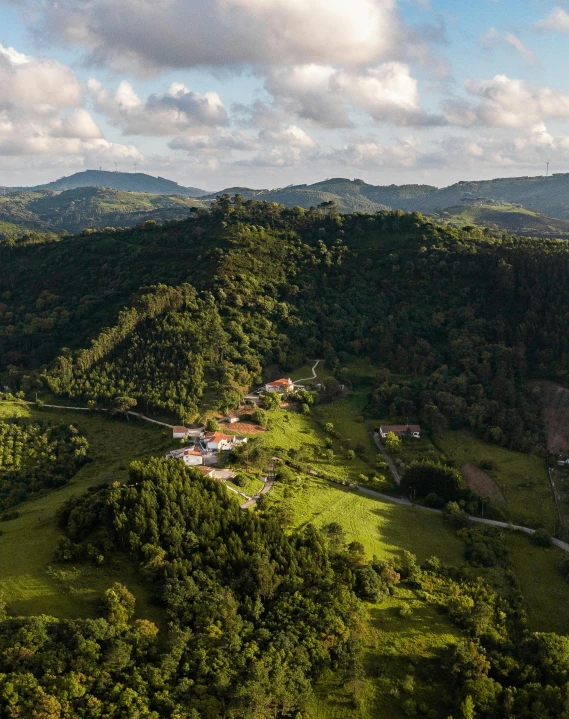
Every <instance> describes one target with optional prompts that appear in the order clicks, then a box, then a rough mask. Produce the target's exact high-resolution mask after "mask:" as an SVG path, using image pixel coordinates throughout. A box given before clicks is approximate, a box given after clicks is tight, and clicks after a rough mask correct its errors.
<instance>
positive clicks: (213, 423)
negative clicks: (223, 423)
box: [205, 417, 219, 432]
mask: <svg viewBox="0 0 569 719" xmlns="http://www.w3.org/2000/svg"><path fill="white" fill-rule="evenodd" d="M205 428H206V430H207V431H208V432H217V431H219V422H218V421H217V420H216V419H214V418H213V417H210V419H208V421H207V423H206V425H205Z"/></svg>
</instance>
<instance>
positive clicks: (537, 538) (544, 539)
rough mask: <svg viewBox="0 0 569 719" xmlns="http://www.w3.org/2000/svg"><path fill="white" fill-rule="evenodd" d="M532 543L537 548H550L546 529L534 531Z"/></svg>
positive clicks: (549, 538) (549, 539) (549, 536)
mask: <svg viewBox="0 0 569 719" xmlns="http://www.w3.org/2000/svg"><path fill="white" fill-rule="evenodd" d="M531 540H532V542H533V543H534V544H535V545H536V546H538V547H551V544H552V542H551V535H550V534H549V532H548V531H547V530H546V529H536V530H535V532H534V533H533V534H532V536H531Z"/></svg>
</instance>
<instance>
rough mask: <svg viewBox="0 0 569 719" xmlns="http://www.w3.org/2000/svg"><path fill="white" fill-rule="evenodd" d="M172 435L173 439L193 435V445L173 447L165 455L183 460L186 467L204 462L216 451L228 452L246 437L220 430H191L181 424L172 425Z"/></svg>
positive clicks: (168, 457) (244, 441)
mask: <svg viewBox="0 0 569 719" xmlns="http://www.w3.org/2000/svg"><path fill="white" fill-rule="evenodd" d="M172 436H173V438H174V439H184V438H189V437H192V436H193V437H194V444H193V446H188V447H180V449H173V450H172V451H171V452H168V454H167V455H166V457H167V459H181V460H183V462H184V464H186V465H187V466H188V467H196V466H200V465H203V464H206V458H207V457H211V456H212V455H213V454H215V453H216V452H230V451H231V450H233V449H235V447H238V446H239V445H240V444H245V443H246V442H247V437H236V436H235V435H233V434H224V433H223V432H220V431H216V432H205V431H204V430H203V429H202V430H193V429H188V428H187V427H182V426H176V427H173V428H172Z"/></svg>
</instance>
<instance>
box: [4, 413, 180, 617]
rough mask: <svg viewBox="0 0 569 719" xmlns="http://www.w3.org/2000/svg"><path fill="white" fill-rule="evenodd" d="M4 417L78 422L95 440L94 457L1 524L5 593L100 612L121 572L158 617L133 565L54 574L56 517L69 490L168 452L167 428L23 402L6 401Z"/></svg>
mask: <svg viewBox="0 0 569 719" xmlns="http://www.w3.org/2000/svg"><path fill="white" fill-rule="evenodd" d="M0 408H1V413H2V414H1V415H0V416H1V417H2V418H4V419H7V418H9V417H10V416H12V417H14V416H29V417H34V418H37V419H49V420H52V421H54V422H65V423H69V424H74V425H75V426H77V427H78V428H79V429H80V430H81V432H82V433H83V434H85V436H86V437H87V439H88V440H89V443H90V450H89V454H90V456H91V457H92V459H93V461H92V462H91V463H89V464H87V465H85V466H84V467H82V468H81V469H80V471H79V472H78V473H77V474H76V475H75V477H74V478H73V479H72V481H71V482H70V483H69V484H68V485H66V486H65V487H62V488H61V489H58V490H55V491H52V492H49V493H46V494H45V495H42V496H40V497H37V498H35V499H33V500H30V501H28V502H25V503H23V504H21V505H19V506H18V507H17V509H18V511H19V512H20V513H21V516H20V517H18V519H15V520H11V521H9V522H2V523H1V525H0V528H1V529H2V532H3V534H2V535H1V536H0V593H1V594H2V596H3V598H4V600H5V601H6V602H7V604H8V609H9V611H10V612H12V613H13V614H22V615H29V614H50V615H52V616H55V617H77V616H94V615H95V613H96V602H95V597H97V596H100V595H101V594H102V591H103V590H104V589H105V588H107V587H108V586H110V585H111V584H112V583H113V582H114V581H117V580H118V579H120V578H121V577H122V578H123V579H122V581H125V582H126V583H127V585H128V587H129V588H130V589H131V590H132V591H133V593H134V594H135V596H137V599H138V602H137V603H138V611H139V616H147V617H149V618H150V617H152V616H155V615H156V610H155V609H154V608H153V607H152V606H151V605H150V604H149V602H148V597H147V596H146V591H145V590H144V588H143V587H142V585H140V584H139V583H138V580H137V579H136V576H135V573H134V571H133V570H127V568H126V567H121V568H119V569H117V568H116V567H115V568H113V567H105V566H104V565H103V566H102V567H98V568H96V567H94V566H93V567H90V566H88V567H80V568H77V570H76V571H75V570H73V571H72V569H71V568H69V567H67V565H66V568H67V569H69V571H72V574H71V575H68V576H67V578H64V576H63V575H57V573H55V574H54V572H53V570H52V569H51V562H52V558H53V553H54V550H55V547H56V545H57V542H58V540H59V538H60V536H61V532H60V530H59V529H58V527H57V525H56V523H55V513H56V511H57V509H58V508H59V507H60V506H61V504H62V503H63V502H65V501H66V500H67V499H68V498H69V497H71V496H73V495H77V494H81V493H83V492H84V491H85V490H86V489H87V488H88V487H90V486H94V485H97V484H100V483H102V482H109V481H119V482H123V481H125V480H126V479H127V478H128V471H127V470H128V465H129V463H130V462H131V461H132V460H135V459H146V458H148V457H150V456H151V455H155V454H159V453H160V454H162V453H163V452H164V451H165V450H166V449H167V448H168V447H169V446H170V445H171V442H172V440H171V435H170V432H169V431H168V430H167V429H166V428H160V427H158V426H155V425H151V424H150V423H148V424H143V423H142V422H139V421H130V422H125V421H121V420H118V419H111V418H106V417H104V416H102V415H99V414H95V413H93V414H91V413H86V412H85V413H83V412H81V413H79V412H73V411H68V410H47V409H42V410H36V409H31V408H29V407H27V406H25V405H21V404H18V403H9V402H0Z"/></svg>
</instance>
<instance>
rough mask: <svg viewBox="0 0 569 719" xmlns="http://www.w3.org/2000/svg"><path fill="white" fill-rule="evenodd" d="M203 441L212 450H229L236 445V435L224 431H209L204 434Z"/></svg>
mask: <svg viewBox="0 0 569 719" xmlns="http://www.w3.org/2000/svg"><path fill="white" fill-rule="evenodd" d="M203 441H204V444H205V446H206V449H209V450H210V451H211V452H219V451H228V450H231V449H233V447H234V446H235V437H234V436H233V435H232V434H223V432H208V433H207V434H204V437H203Z"/></svg>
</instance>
